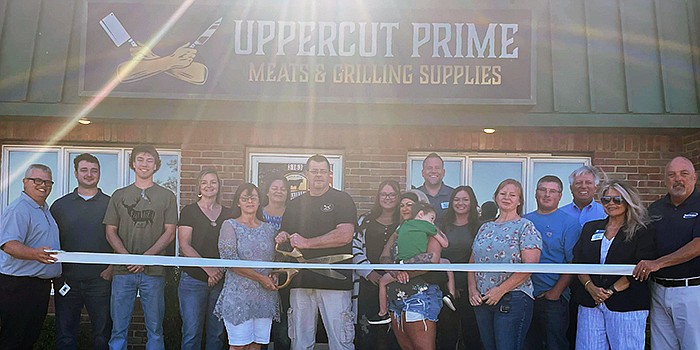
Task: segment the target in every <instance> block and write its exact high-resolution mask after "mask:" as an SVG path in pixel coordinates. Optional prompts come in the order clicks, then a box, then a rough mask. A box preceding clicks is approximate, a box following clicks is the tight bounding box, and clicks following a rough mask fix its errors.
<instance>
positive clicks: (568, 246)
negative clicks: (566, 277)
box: [525, 209, 581, 300]
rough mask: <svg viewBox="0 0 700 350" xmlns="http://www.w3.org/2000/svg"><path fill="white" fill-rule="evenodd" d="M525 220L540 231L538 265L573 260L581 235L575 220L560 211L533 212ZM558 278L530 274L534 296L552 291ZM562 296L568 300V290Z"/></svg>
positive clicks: (552, 275) (551, 275)
mask: <svg viewBox="0 0 700 350" xmlns="http://www.w3.org/2000/svg"><path fill="white" fill-rule="evenodd" d="M525 218H526V219H528V220H530V221H532V222H533V223H534V224H535V228H537V231H540V234H541V235H542V253H541V254H540V263H543V264H566V263H570V262H571V261H572V260H573V259H574V246H575V245H576V242H577V241H578V236H579V235H580V234H581V225H579V223H578V220H576V218H574V217H573V216H571V215H569V214H566V213H565V212H563V211H562V210H561V209H559V210H556V211H554V212H553V213H549V214H540V213H538V212H536V211H533V212H531V213H528V214H526V215H525ZM559 276H560V275H559V274H556V273H535V274H532V277H531V278H532V284H533V285H534V286H535V293H534V294H535V296H538V295H540V294H542V293H544V292H546V291H548V290H550V289H552V287H554V285H555V284H556V283H557V281H558V280H559ZM562 296H563V297H564V298H565V299H566V300H569V296H570V291H569V288H566V289H565V290H564V292H563V293H562Z"/></svg>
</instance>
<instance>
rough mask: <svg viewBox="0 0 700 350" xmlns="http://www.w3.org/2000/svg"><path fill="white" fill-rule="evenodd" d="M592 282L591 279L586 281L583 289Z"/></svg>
mask: <svg viewBox="0 0 700 350" xmlns="http://www.w3.org/2000/svg"><path fill="white" fill-rule="evenodd" d="M589 283H591V280H588V281H586V283H584V284H583V289H586V287H588V284H589Z"/></svg>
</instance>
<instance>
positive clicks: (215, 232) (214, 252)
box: [178, 203, 233, 282]
mask: <svg viewBox="0 0 700 350" xmlns="http://www.w3.org/2000/svg"><path fill="white" fill-rule="evenodd" d="M232 217H233V210H232V209H231V208H227V207H221V213H220V214H219V217H218V218H216V222H215V223H216V226H213V225H212V222H211V221H210V220H209V218H208V217H207V216H206V215H205V214H204V213H203V212H202V209H201V208H200V207H199V205H197V203H192V204H190V205H187V206H185V207H184V208H182V212H181V213H180V222H178V226H189V227H192V241H191V242H190V244H191V245H192V248H194V250H196V251H197V253H199V255H201V256H202V257H203V258H219V231H220V230H221V224H222V223H223V222H224V221H226V220H228V219H230V218H232ZM182 270H183V271H185V272H187V274H188V275H190V276H192V277H194V278H196V279H198V280H200V281H204V282H206V281H207V280H208V279H209V276H207V273H206V272H204V270H202V269H201V268H199V267H183V268H182Z"/></svg>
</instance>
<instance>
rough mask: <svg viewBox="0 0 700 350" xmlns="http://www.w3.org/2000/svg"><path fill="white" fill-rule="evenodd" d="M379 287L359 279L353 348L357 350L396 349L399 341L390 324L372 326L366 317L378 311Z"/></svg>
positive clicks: (370, 316) (374, 314)
mask: <svg viewBox="0 0 700 350" xmlns="http://www.w3.org/2000/svg"><path fill="white" fill-rule="evenodd" d="M378 294H379V288H378V287H377V286H375V285H374V284H372V282H369V281H367V280H365V279H361V280H360V294H359V297H358V305H357V309H358V310H357V324H356V325H355V349H357V350H375V349H381V350H398V349H400V347H399V343H398V342H397V341H396V336H394V333H393V332H392V331H391V330H390V326H373V325H370V324H368V323H367V319H368V318H372V317H376V316H377V313H378V312H379V295H378Z"/></svg>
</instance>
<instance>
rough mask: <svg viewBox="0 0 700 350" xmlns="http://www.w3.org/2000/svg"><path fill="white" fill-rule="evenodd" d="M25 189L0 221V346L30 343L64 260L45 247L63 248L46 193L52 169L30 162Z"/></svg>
mask: <svg viewBox="0 0 700 350" xmlns="http://www.w3.org/2000/svg"><path fill="white" fill-rule="evenodd" d="M22 183H23V184H24V190H23V191H22V193H21V194H20V196H19V198H17V199H16V200H14V201H13V202H12V203H10V205H9V206H8V207H7V208H5V211H4V212H3V215H2V220H1V221H0V349H3V350H5V349H8V350H9V349H31V348H32V346H33V345H34V342H36V340H37V339H38V338H39V333H40V332H41V326H42V325H43V323H44V318H46V312H47V310H48V306H49V295H50V291H51V279H53V278H56V277H58V276H60V275H61V265H60V264H55V262H56V259H55V258H54V257H52V256H51V255H50V254H49V253H47V252H46V250H50V249H60V248H61V247H60V243H59V239H58V226H57V225H56V221H55V220H54V219H53V217H52V216H51V212H50V211H49V205H48V204H47V203H46V198H48V197H49V194H51V189H52V186H53V181H52V179H51V169H50V168H49V167H47V166H46V165H43V164H32V165H30V166H29V168H28V169H27V171H26V172H25V174H24V179H22Z"/></svg>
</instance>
